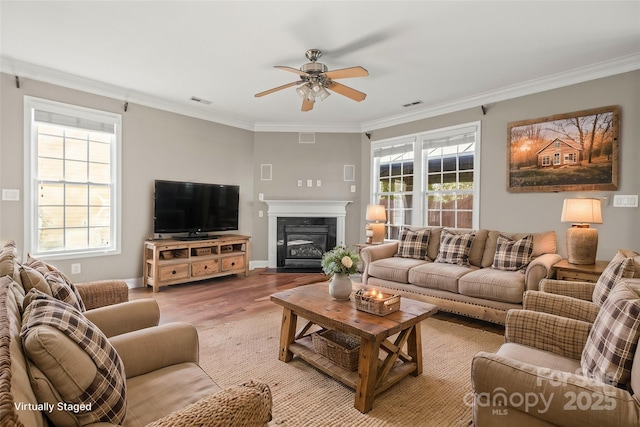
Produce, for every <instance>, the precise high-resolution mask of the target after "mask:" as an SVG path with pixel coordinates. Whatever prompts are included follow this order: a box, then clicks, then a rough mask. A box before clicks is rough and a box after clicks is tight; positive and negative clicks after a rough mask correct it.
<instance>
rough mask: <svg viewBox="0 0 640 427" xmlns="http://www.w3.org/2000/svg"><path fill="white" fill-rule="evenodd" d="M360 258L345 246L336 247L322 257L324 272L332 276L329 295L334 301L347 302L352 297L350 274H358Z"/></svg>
mask: <svg viewBox="0 0 640 427" xmlns="http://www.w3.org/2000/svg"><path fill="white" fill-rule="evenodd" d="M359 261H360V257H359V256H358V255H357V254H356V253H355V252H353V251H350V250H348V249H347V248H346V247H344V246H336V247H335V248H333V249H332V250H330V251H328V252H325V253H324V255H323V256H322V263H321V265H322V271H323V272H324V274H328V275H331V276H332V277H331V281H330V282H329V294H330V295H331V296H332V297H333V299H335V300H338V301H346V300H348V299H349V297H350V296H351V291H352V285H351V279H350V278H349V275H350V274H353V273H355V272H356V267H357V266H358V262H359Z"/></svg>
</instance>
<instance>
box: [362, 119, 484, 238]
mask: <svg viewBox="0 0 640 427" xmlns="http://www.w3.org/2000/svg"><path fill="white" fill-rule="evenodd" d="M470 128H475V133H476V141H475V150H474V157H473V162H474V164H473V173H474V175H473V177H474V186H473V211H472V224H473V225H472V227H473V228H474V229H479V228H480V182H481V181H480V152H481V136H482V127H481V122H480V121H475V122H469V123H464V124H460V125H454V126H449V127H445V128H440V129H434V130H430V131H424V132H420V133H415V134H410V135H403V136H399V137H395V138H389V139H384V140H379V141H375V142H373V143H372V144H371V153H370V163H371V196H370V203H373V204H377V203H378V202H379V200H378V197H377V196H378V195H377V194H376V188H377V182H376V180H378V179H379V177H378V176H377V175H378V173H379V171H378V170H377V169H376V167H377V165H376V163H375V158H374V153H375V151H376V150H379V149H380V148H383V147H387V146H391V145H395V144H402V143H408V142H413V150H414V153H413V158H414V163H413V190H412V192H411V195H412V198H413V207H412V215H411V224H410V225H412V226H417V227H421V226H425V225H426V224H424V217H425V215H424V213H425V211H426V206H427V200H426V188H425V177H424V176H423V175H424V172H423V171H424V170H425V167H424V165H423V164H422V162H423V156H422V145H423V141H424V140H429V139H433V138H440V137H443V136H446V135H457V134H460V133H463V132H465V130H468V129H470ZM405 225H409V224H405ZM387 230H388V227H387ZM385 235H386V236H387V235H388V234H385Z"/></svg>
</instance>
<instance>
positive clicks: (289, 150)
mask: <svg viewBox="0 0 640 427" xmlns="http://www.w3.org/2000/svg"><path fill="white" fill-rule="evenodd" d="M361 152H362V142H361V135H360V134H335V133H317V134H316V135H315V143H314V144H301V143H299V142H298V134H297V133H285V132H273V133H271V132H256V134H255V145H254V154H253V159H254V162H255V164H254V169H253V170H254V174H255V186H254V194H253V196H254V209H253V211H254V212H253V214H254V226H253V230H254V233H253V253H252V257H253V259H255V260H264V261H266V260H267V231H268V230H267V221H268V216H267V210H268V206H267V204H266V203H264V202H261V201H259V200H258V195H259V194H260V193H262V194H263V195H264V199H265V200H270V199H271V200H297V199H311V200H314V199H318V200H349V201H351V202H352V203H349V204H348V205H347V218H346V236H345V239H346V242H337V243H338V244H340V243H343V244H345V245H347V246H351V245H354V244H355V243H358V242H359V241H360V232H359V231H360V228H361V227H360V219H361V218H363V216H362V215H360V197H361V185H360V179H359V178H360V169H361V164H360V162H361ZM261 164H271V165H272V180H271V181H262V180H261V179H260V165H261ZM344 165H355V169H356V181H344V173H343V171H344ZM308 179H310V180H312V183H313V186H312V187H307V180H308ZM298 180H302V187H298ZM317 180H320V181H321V186H320V187H318V186H317V185H316V183H317ZM352 185H355V186H356V192H355V193H352V192H351V186H352ZM365 197H366V196H365ZM260 210H262V211H263V217H260V216H259V211H260Z"/></svg>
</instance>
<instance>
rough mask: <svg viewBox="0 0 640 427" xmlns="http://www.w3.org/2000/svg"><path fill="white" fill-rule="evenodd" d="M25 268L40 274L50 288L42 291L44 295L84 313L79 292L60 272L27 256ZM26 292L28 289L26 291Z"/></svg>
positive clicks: (84, 309)
mask: <svg viewBox="0 0 640 427" xmlns="http://www.w3.org/2000/svg"><path fill="white" fill-rule="evenodd" d="M24 266H26V267H30V268H33V269H34V270H36V271H37V272H38V273H40V274H42V276H43V277H44V279H45V280H46V282H47V285H48V286H49V288H50V291H49V292H47V291H44V293H46V294H49V295H51V296H53V297H54V298H56V299H59V300H60V301H63V302H66V303H67V304H71V305H72V306H73V307H75V308H77V309H78V310H80V311H86V307H85V305H84V302H83V301H82V297H81V296H80V292H78V289H77V288H76V286H75V285H74V284H73V283H72V282H71V280H70V279H69V278H68V277H67V276H66V275H65V274H64V273H63V272H62V271H60V270H58V269H57V268H55V267H54V266H53V265H51V264H47V263H46V262H44V261H41V260H38V259H36V258H33V257H31V255H28V256H27V262H26V263H25V264H24ZM25 290H26V291H28V290H29V289H26V288H25Z"/></svg>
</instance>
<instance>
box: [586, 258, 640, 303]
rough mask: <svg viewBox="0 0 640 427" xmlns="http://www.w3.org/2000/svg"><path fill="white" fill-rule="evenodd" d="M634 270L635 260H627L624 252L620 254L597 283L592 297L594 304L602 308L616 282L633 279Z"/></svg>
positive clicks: (610, 263)
mask: <svg viewBox="0 0 640 427" xmlns="http://www.w3.org/2000/svg"><path fill="white" fill-rule="evenodd" d="M634 270H635V266H634V264H633V259H631V258H627V257H626V256H625V255H624V254H623V253H622V252H618V253H617V254H616V256H614V257H613V259H612V260H611V262H609V264H608V265H607V267H606V268H605V269H604V271H603V272H602V274H601V275H600V277H599V278H598V281H597V282H596V286H595V287H594V289H593V295H592V301H593V303H594V304H596V305H598V307H601V306H602V304H604V301H605V300H606V299H607V296H608V295H609V292H610V291H611V289H612V288H613V286H614V285H615V284H616V281H617V280H618V279H621V278H628V277H633V273H634Z"/></svg>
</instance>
